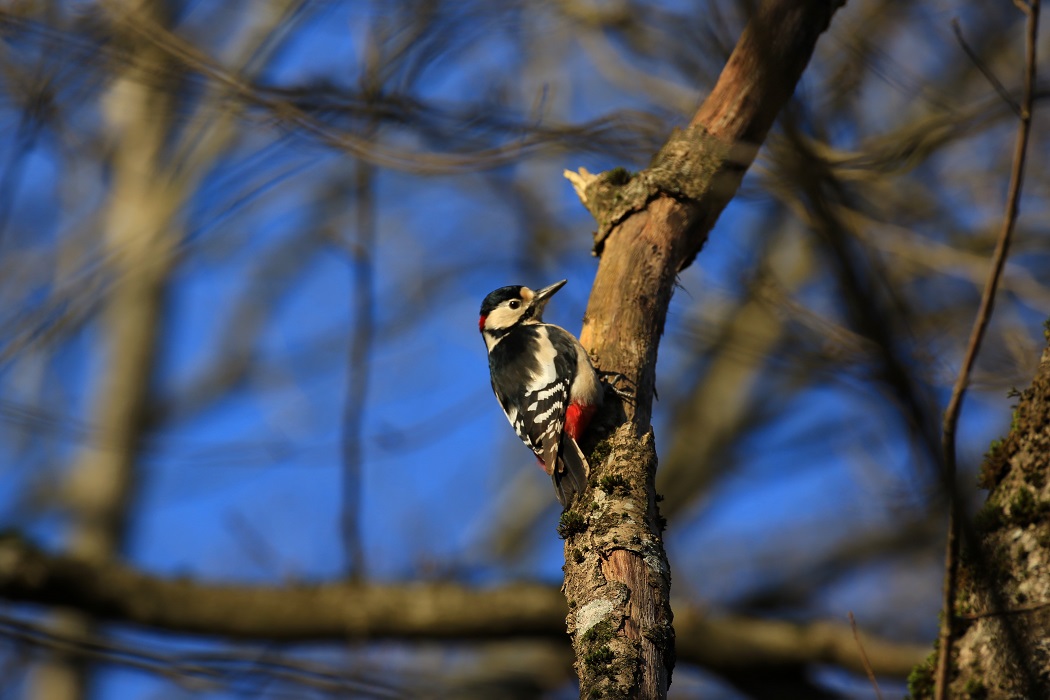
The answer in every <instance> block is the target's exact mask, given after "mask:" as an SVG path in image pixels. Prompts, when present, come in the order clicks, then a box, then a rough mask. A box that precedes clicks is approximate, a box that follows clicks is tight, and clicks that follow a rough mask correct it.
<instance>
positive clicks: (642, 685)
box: [560, 0, 842, 699]
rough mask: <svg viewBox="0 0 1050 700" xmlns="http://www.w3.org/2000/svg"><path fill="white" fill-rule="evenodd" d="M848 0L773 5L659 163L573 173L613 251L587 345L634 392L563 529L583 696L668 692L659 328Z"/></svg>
mask: <svg viewBox="0 0 1050 700" xmlns="http://www.w3.org/2000/svg"><path fill="white" fill-rule="evenodd" d="M841 4H842V2H829V1H826V0H825V1H823V2H818V1H817V0H770V1H768V2H764V3H762V4H761V6H760V7H759V8H758V10H757V11H756V12H755V14H754V15H753V16H752V18H751V20H750V22H749V23H748V25H747V27H746V29H745V30H744V33H743V34H742V36H741V38H740V41H739V42H738V43H737V46H736V48H735V49H734V50H733V53H732V55H731V56H730V57H729V61H728V63H727V64H726V67H725V69H724V70H723V71H722V75H721V76H720V77H719V79H718V82H717V84H716V85H715V88H714V90H712V92H711V94H710V95H709V96H708V98H707V99H706V100H705V101H704V103H703V104H702V105H701V107H700V109H699V110H698V111H697V113H696V115H695V116H694V117H693V120H692V122H691V124H690V126H689V128H688V129H685V130H683V131H676V133H675V134H674V135H672V137H671V139H670V140H669V141H668V142H667V144H665V145H664V147H663V148H662V149H661V150H660V152H659V153H658V154H657V155H656V156H655V158H654V159H653V162H652V163H651V164H650V166H649V168H647V169H646V170H644V171H642V172H641V173H637V174H634V175H631V174H629V173H627V172H625V171H623V170H622V169H617V170H613V171H610V172H607V173H602V174H601V175H597V176H594V175H591V174H589V173H587V172H586V171H585V170H582V169H581V171H580V172H579V173H578V174H574V173H567V174H566V176H567V177H569V179H570V180H572V182H573V185H574V187H575V188H576V191H577V194H579V196H580V199H581V200H582V201H583V203H584V205H585V206H586V207H587V208H588V209H589V210H590V212H591V213H592V214H593V215H594V217H595V219H596V220H597V222H598V231H597V233H596V235H595V253H596V254H599V255H601V262H600V263H599V266H598V274H597V277H596V278H595V282H594V287H593V289H592V290H591V296H590V301H589V303H588V306H587V314H586V317H585V319H584V325H583V331H582V333H581V334H580V341H581V342H582V343H583V345H584V347H586V348H587V349H588V351H589V352H590V353H591V354H592V356H593V357H594V359H595V361H596V363H597V365H598V366H599V367H600V368H601V369H603V370H606V371H612V372H617V373H620V374H622V375H623V377H624V379H625V382H624V386H629V387H630V391H631V394H632V395H633V400H630V401H627V402H625V403H622V404H619V406H620V407H621V408H622V413H620V414H619V415H613V414H614V411H613V410H611V409H610V410H607V411H606V412H605V413H604V415H603V416H602V417H601V419H600V421H599V423H601V422H603V421H607V422H608V423H611V424H612V425H611V426H610V428H611V429H610V430H609V434H608V436H607V437H605V438H604V439H603V440H601V441H600V442H598V444H597V445H595V446H593V449H592V452H591V455H590V464H591V483H590V485H589V488H588V489H587V490H586V492H585V493H584V494H583V495H582V497H581V498H580V499H578V500H577V501H576V503H575V504H574V505H573V506H572V507H571V508H570V509H568V510H567V511H566V512H565V513H564V514H563V516H562V522H561V526H560V532H561V534H562V536H563V537H564V538H565V587H564V590H565V594H566V598H567V599H568V602H569V608H570V613H569V616H568V628H569V633H570V635H571V636H572V639H573V645H574V649H575V652H576V670H577V673H578V674H579V676H580V697H581V698H592V697H604V698H643V699H650V698H664V697H666V694H667V686H668V685H669V683H670V679H671V671H672V669H673V667H674V658H675V652H674V629H673V628H672V626H671V618H672V615H671V609H670V604H669V593H670V581H671V576H670V568H669V566H668V563H667V555H666V553H665V551H664V547H663V540H662V532H663V522H662V518H661V517H660V515H659V511H658V508H657V496H656V493H655V487H654V483H655V476H656V450H655V442H654V437H653V434H652V431H651V428H650V425H649V422H650V418H651V415H652V400H653V391H654V387H655V380H656V356H657V349H658V345H659V338H660V335H661V334H662V332H663V327H664V321H665V319H666V317H667V309H668V306H669V304H670V302H671V294H672V291H673V288H674V282H675V278H676V276H677V275H678V273H679V272H680V271H681V270H682V269H684V268H685V267H688V266H689V264H690V263H691V262H692V260H693V259H694V258H695V257H696V254H697V253H698V252H699V251H700V248H701V247H702V246H703V244H704V242H705V241H706V240H707V234H708V232H709V231H710V230H711V228H712V227H713V226H714V223H715V221H716V220H717V219H718V216H719V215H720V214H721V212H722V209H724V208H725V206H726V204H728V202H729V200H730V199H732V197H733V195H734V194H735V192H736V190H737V187H738V186H739V184H740V180H741V179H742V177H743V174H744V172H745V171H746V170H747V167H748V166H749V165H750V164H751V161H752V160H753V159H754V157H755V154H756V153H757V151H758V148H759V146H760V144H761V143H762V141H763V140H764V139H765V136H766V133H767V132H768V131H769V128H770V127H771V126H772V124H773V120H774V119H775V118H776V115H777V113H778V112H779V111H780V109H781V108H782V107H783V106H784V104H785V103H786V102H787V100H788V99H789V98H790V96H791V94H792V93H793V92H794V89H795V84H796V83H797V82H798V79H799V77H800V76H801V75H802V71H803V69H804V68H805V66H806V64H807V63H808V61H809V58H810V56H811V55H812V53H813V48H814V45H815V44H816V41H817V38H818V37H819V36H820V34H821V33H822V32H823V31H824V30H825V29H826V28H827V26H828V24H829V22H830V21H831V16H832V14H833V13H834V11H835V10H836V9H837V8H838V7H839V6H840V5H841ZM609 396H610V398H611V396H612V395H611V394H610V395H609ZM610 403H613V404H615V403H616V402H614V401H610ZM612 426H615V427H612ZM586 447H591V446H585V448H586Z"/></svg>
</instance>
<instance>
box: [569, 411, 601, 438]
mask: <svg viewBox="0 0 1050 700" xmlns="http://www.w3.org/2000/svg"><path fill="white" fill-rule="evenodd" d="M594 411H595V407H594V406H584V405H583V404H578V403H573V404H569V408H568V409H566V411H565V432H567V433H568V434H569V437H571V438H572V439H573V440H575V441H576V442H579V441H580V436H581V435H583V431H584V430H587V426H588V425H589V424H590V422H591V417H592V416H593V415H594Z"/></svg>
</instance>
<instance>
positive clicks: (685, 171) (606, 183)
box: [563, 125, 750, 256]
mask: <svg viewBox="0 0 1050 700" xmlns="http://www.w3.org/2000/svg"><path fill="white" fill-rule="evenodd" d="M732 150H733V149H732V146H731V144H727V143H725V142H724V141H721V140H719V139H717V138H715V137H714V136H711V135H710V134H709V133H708V132H707V130H706V129H705V128H704V127H703V126H700V125H696V126H690V127H688V128H686V129H675V130H674V131H673V132H672V133H671V137H670V138H669V139H668V140H667V143H665V144H664V145H663V148H661V149H660V150H659V151H658V152H657V153H656V155H655V156H653V159H652V160H651V161H650V162H649V167H648V168H646V169H645V170H642V171H640V172H637V173H631V172H630V171H629V170H627V169H626V168H613V169H612V170H606V171H605V172H602V173H598V174H593V173H591V172H588V170H587V169H586V168H580V169H579V170H578V171H577V172H572V171H571V170H566V171H565V172H564V173H563V174H564V176H565V178H566V179H567V180H569V182H571V183H572V186H573V189H575V190H576V196H578V197H579V198H580V202H582V203H583V206H585V207H586V208H587V211H589V212H590V213H591V216H593V217H594V220H595V221H596V222H597V223H598V230H597V231H595V232H594V249H593V251H592V252H593V253H594V255H595V256H601V254H602V248H603V246H604V244H605V239H606V238H607V237H608V236H609V233H611V232H612V230H613V228H615V227H616V226H617V225H618V224H619V223H621V222H622V221H623V220H624V219H626V218H627V217H628V216H630V215H631V214H633V213H635V212H639V211H642V210H643V209H645V208H646V206H647V205H648V204H649V202H650V201H652V200H653V199H656V198H657V197H659V196H666V197H673V198H675V199H680V200H686V201H699V200H700V199H702V198H703V197H704V195H706V194H707V193H708V192H709V191H710V189H711V186H712V183H713V182H714V181H715V175H716V174H718V172H719V170H720V168H723V167H724V166H725V165H726V164H727V162H728V161H729V160H730V157H731V155H732V153H731V152H732ZM748 162H750V160H747V161H746V162H745V161H742V164H743V165H746V163H748Z"/></svg>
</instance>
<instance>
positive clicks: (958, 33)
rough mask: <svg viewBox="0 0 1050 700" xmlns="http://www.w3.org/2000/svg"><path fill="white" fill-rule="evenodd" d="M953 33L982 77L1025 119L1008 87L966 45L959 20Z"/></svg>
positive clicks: (954, 26) (955, 22) (954, 20)
mask: <svg viewBox="0 0 1050 700" xmlns="http://www.w3.org/2000/svg"><path fill="white" fill-rule="evenodd" d="M952 31H953V32H955V39H956V41H958V42H959V46H961V47H962V50H963V51H965V52H966V55H967V56H968V57H969V58H970V61H971V62H973V65H974V66H976V67H977V70H979V71H981V75H983V76H984V77H985V79H986V80H987V81H988V82H989V83H990V84H991V86H992V87H993V88H995V91H996V92H997V93H999V97H1001V98H1003V102H1005V103H1006V104H1008V105H1009V106H1010V109H1012V110H1013V111H1014V114H1016V115H1017V116H1018V117H1020V118H1022V119H1023V118H1024V117H1022V116H1021V105H1019V104H1017V100H1015V99H1014V98H1013V97H1012V96H1011V95H1010V92H1009V90H1007V89H1006V86H1005V85H1003V84H1002V83H1001V82H999V78H997V77H995V73H993V72H992V69H991V68H989V67H988V64H986V63H985V62H984V61H982V60H981V57H980V56H978V55H977V53H976V52H975V51H974V50H973V49H972V48H971V47H970V45H969V44H967V43H966V38H965V37H964V36H963V33H962V27H961V26H959V19H958V18H955V19H953V20H952Z"/></svg>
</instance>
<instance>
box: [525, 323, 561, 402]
mask: <svg viewBox="0 0 1050 700" xmlns="http://www.w3.org/2000/svg"><path fill="white" fill-rule="evenodd" d="M536 330H537V332H538V333H539V335H540V342H539V343H538V347H539V352H538V353H537V354H536V360H537V362H538V363H539V365H540V371H539V373H538V374H532V377H531V380H530V381H529V383H528V384H526V385H525V395H526V396H530V397H531V396H532V394H535V395H536V396H535V398H536V399H537V400H540V401H542V400H543V399H544V398H545V397H544V396H541V394H542V393H543V392H544V390H547V391H549V392H551V393H553V392H555V391H557V390H558V388H559V387H558V386H557V385H556V384H555V383H556V382H557V381H558V373H557V371H556V370H555V368H554V360H555V358H556V357H557V355H558V353H557V350H556V349H555V347H554V345H553V343H551V342H550V334H549V333H547V329H546V328H544V327H543V326H540V327H539V328H537V329H536ZM547 396H550V394H547Z"/></svg>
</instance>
